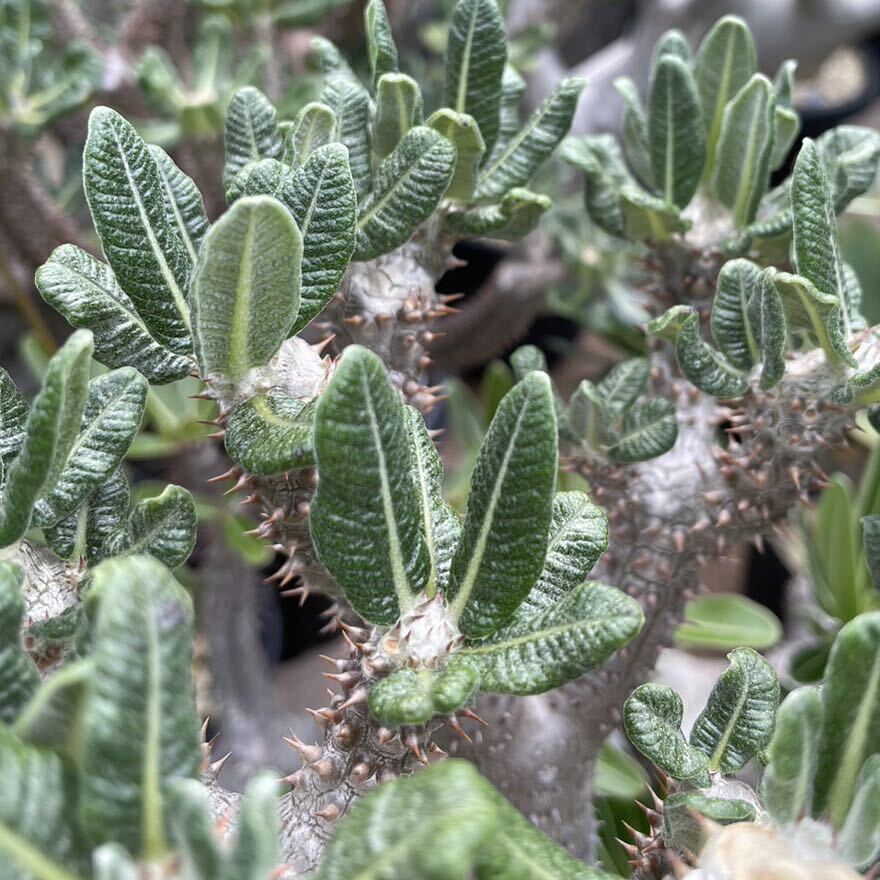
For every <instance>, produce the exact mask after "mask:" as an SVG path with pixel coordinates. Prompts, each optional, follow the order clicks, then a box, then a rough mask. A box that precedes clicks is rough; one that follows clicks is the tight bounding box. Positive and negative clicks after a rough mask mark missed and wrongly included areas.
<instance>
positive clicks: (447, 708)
mask: <svg viewBox="0 0 880 880" xmlns="http://www.w3.org/2000/svg"><path fill="white" fill-rule="evenodd" d="M479 686H480V672H479V670H478V669H477V667H476V666H474V665H472V664H471V663H468V662H467V660H462V659H461V658H453V659H452V660H451V661H450V663H449V664H448V665H447V667H446V669H444V670H443V672H441V673H440V675H438V676H437V678H436V679H435V681H434V686H433V688H432V689H431V701H432V702H433V703H434V711H435V712H436V713H437V714H438V715H449V714H451V713H453V712H457V711H458V710H459V709H462V708H464V707H465V706H466V705H467V704H468V703H469V702H470V701H471V700H472V699H473V697H474V695H475V694H476V692H477V689H478V688H479Z"/></svg>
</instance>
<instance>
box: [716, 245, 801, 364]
mask: <svg viewBox="0 0 880 880" xmlns="http://www.w3.org/2000/svg"><path fill="white" fill-rule="evenodd" d="M760 284H761V268H760V267H759V266H757V265H755V264H754V263H753V262H751V260H743V259H736V260H728V261H727V262H726V263H725V264H724V265H723V266H722V267H721V271H720V272H719V273H718V285H717V287H716V290H715V297H714V298H713V300H712V337H713V339H714V340H715V344H716V345H717V346H718V348H719V349H720V350H721V353H722V354H723V355H724V356H725V357H726V358H727V360H728V361H730V363H731V364H732V365H733V366H734V367H737V368H738V369H740V370H748V369H750V368H751V367H752V366H754V364H756V363H757V362H758V361H759V360H760V359H761V348H760V345H759V342H758V339H756V338H755V333H754V331H753V329H752V326H751V324H750V322H749V318H748V305H749V300H750V299H751V297H752V296H753V295H754V293H755V292H756V291H757V290H758V287H759V285H760ZM783 302H784V300H783Z"/></svg>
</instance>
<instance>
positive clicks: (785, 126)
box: [770, 97, 801, 171]
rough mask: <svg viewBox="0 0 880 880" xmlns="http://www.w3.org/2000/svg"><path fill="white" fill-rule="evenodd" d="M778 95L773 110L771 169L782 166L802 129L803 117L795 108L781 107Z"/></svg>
mask: <svg viewBox="0 0 880 880" xmlns="http://www.w3.org/2000/svg"><path fill="white" fill-rule="evenodd" d="M778 102H779V99H778V97H777V104H776V109H775V110H774V111H773V131H774V134H773V150H772V152H771V153H770V170H771V171H776V170H777V169H779V168H781V167H782V165H783V164H784V163H785V160H786V159H787V158H788V154H789V153H790V152H791V148H792V147H793V146H794V142H795V140H797V136H798V133H799V132H800V130H801V118H800V116H798V114H797V113H795V111H794V110H791V109H789V108H788V107H780V106H779V103H778Z"/></svg>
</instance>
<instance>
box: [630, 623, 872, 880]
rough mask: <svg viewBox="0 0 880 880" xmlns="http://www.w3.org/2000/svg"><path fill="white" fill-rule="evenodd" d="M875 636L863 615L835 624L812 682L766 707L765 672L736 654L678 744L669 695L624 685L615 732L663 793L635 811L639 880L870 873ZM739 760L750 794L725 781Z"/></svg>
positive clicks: (756, 659)
mask: <svg viewBox="0 0 880 880" xmlns="http://www.w3.org/2000/svg"><path fill="white" fill-rule="evenodd" d="M878 627H880V614H878V613H877V612H870V613H868V614H863V615H860V616H858V617H856V618H854V619H853V620H851V621H850V622H849V623H847V624H846V626H844V627H843V628H842V629H841V630H840V632H839V634H838V635H837V638H836V639H835V641H834V645H833V647H832V649H831V654H830V658H829V662H828V668H827V670H826V673H825V676H824V678H823V680H822V681H821V683H820V686H817V687H804V688H798V689H797V690H795V691H792V692H791V693H790V694H788V696H787V697H786V698H785V699H784V700H783V702H782V704H781V705H779V707H778V711H777V704H778V701H779V683H778V681H777V678H776V674H775V673H774V671H773V669H772V667H771V666H770V665H769V664H768V663H767V661H766V660H764V659H763V658H762V657H760V655H758V654H756V653H755V652H754V651H751V650H750V649H748V648H740V649H737V650H736V651H734V652H732V653H731V654H730V661H731V662H730V667H729V668H728V670H727V671H726V672H725V673H724V674H723V675H722V676H721V678H719V680H718V682H717V683H716V685H715V687H714V689H713V690H712V693H711V695H710V696H709V700H708V703H707V704H706V707H705V709H704V710H703V711H702V713H701V714H700V715H699V717H698V718H697V720H696V721H695V722H694V726H693V729H692V730H691V733H690V737H689V739H685V737H684V735H683V734H682V731H681V720H682V712H683V706H682V701H681V698H680V697H679V695H678V694H677V693H676V692H675V691H674V690H673V689H672V688H669V687H666V686H665V685H655V684H645V685H642V686H641V687H639V688H637V689H636V690H635V692H634V693H633V694H632V695H631V696H630V698H629V699H628V700H627V702H626V704H625V705H624V709H623V716H624V725H625V728H626V732H627V735H628V736H629V738H630V740H631V741H632V743H633V745H635V747H636V748H637V749H638V750H639V751H640V752H641V753H642V754H643V755H644V756H645V757H647V758H648V759H649V760H650V761H651V762H652V763H653V764H654V765H655V766H656V767H657V769H658V770H659V771H661V773H662V774H663V779H664V780H665V786H666V788H667V791H666V792H665V797H664V798H662V799H661V798H659V797H656V798H655V803H654V805H653V807H651V808H646V812H647V815H648V817H649V818H650V820H651V822H652V825H653V829H652V832H651V834H649V835H645V834H638V835H637V839H636V842H635V844H628V845H627V849H628V850H629V852H630V855H631V858H632V860H633V864H634V866H635V867H636V871H637V875H638V876H639V877H643V878H650V877H665V876H667V874H668V872H669V871H671V870H673V866H674V865H683V864H690V865H691V866H692V867H696V866H699V868H700V870H699V871H696V872H695V873H694V874H693V875H691V876H694V877H697V876H705V877H715V876H723V877H729V878H731V880H740V878H746V877H750V876H754V874H753V873H750V872H755V871H759V870H764V871H766V870H775V871H778V872H780V873H785V876H791V877H822V878H838V877H840V878H844V877H852V878H856V877H859V876H860V874H859V873H858V870H859V869H861V870H866V869H868V868H870V867H871V866H872V865H875V864H876V862H877V859H878V858H880V814H878V809H880V801H878V793H880V751H878V749H880V690H878V687H880V654H878V638H877V637H878V632H880V629H878ZM753 758H757V759H758V761H759V763H760V764H761V765H762V766H763V770H762V774H761V779H760V783H759V785H758V787H757V791H756V790H754V789H753V788H751V787H750V786H749V785H747V784H746V783H745V782H743V781H741V780H737V779H735V778H730V777H731V776H732V774H735V773H737V772H738V771H740V770H741V769H742V768H743V767H744V766H745V765H746V764H747V763H748V762H749V761H751V760H752V759H753ZM707 820H708V821H707ZM721 826H726V827H724V828H722V827H721ZM807 841H809V845H807Z"/></svg>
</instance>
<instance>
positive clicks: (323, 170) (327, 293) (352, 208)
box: [280, 144, 357, 335]
mask: <svg viewBox="0 0 880 880" xmlns="http://www.w3.org/2000/svg"><path fill="white" fill-rule="evenodd" d="M280 197H281V199H282V201H283V202H284V203H285V204H286V205H287V207H288V208H289V209H290V210H291V212H292V213H293V216H294V219H295V220H296V222H297V224H298V225H299V229H300V232H301V233H302V283H301V289H300V305H299V312H298V313H297V316H296V320H295V321H294V322H293V327H292V328H291V330H290V334H289V335H293V334H294V333H298V332H299V331H300V330H302V328H303V327H305V326H306V325H307V324H308V323H309V322H310V321H311V320H312V319H313V318H315V317H317V315H318V314H319V313H320V312H321V310H322V309H323V308H324V306H326V305H327V303H328V302H329V300H330V298H331V297H332V296H333V294H335V293H336V291H337V290H338V289H339V285H340V283H341V281H342V277H343V275H345V271H346V269H347V268H348V261H349V260H350V259H351V256H352V253H353V251H354V245H355V234H356V231H355V224H356V216H357V196H356V194H355V188H354V181H353V180H352V176H351V169H350V168H349V164H348V155H346V150H345V148H344V147H343V146H341V145H340V144H327V145H326V146H322V147H318V148H316V149H315V150H313V151H312V153H311V155H310V156H309V158H308V159H307V160H306V162H305V163H304V164H303V166H302V167H301V168H299V169H298V170H297V172H296V174H294V176H293V179H292V182H291V183H290V185H289V186H286V187H284V189H283V191H282V193H281V196H280Z"/></svg>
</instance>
